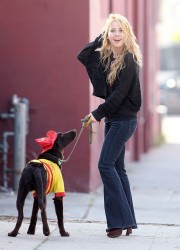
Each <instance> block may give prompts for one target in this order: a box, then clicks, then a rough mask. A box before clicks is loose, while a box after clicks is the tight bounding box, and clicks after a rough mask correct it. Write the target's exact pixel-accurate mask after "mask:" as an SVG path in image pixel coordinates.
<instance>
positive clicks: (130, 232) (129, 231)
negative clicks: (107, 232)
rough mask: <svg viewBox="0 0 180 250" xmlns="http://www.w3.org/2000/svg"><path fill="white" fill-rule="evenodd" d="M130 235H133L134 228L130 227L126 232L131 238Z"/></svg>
mask: <svg viewBox="0 0 180 250" xmlns="http://www.w3.org/2000/svg"><path fill="white" fill-rule="evenodd" d="M130 234H132V227H128V228H127V231H126V235H127V236H129V235H130Z"/></svg>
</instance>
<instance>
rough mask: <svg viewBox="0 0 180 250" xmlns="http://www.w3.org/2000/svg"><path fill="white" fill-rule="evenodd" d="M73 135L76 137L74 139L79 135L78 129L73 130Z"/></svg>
mask: <svg viewBox="0 0 180 250" xmlns="http://www.w3.org/2000/svg"><path fill="white" fill-rule="evenodd" d="M72 134H73V135H74V138H75V137H76V135H77V130H76V129H74V130H72Z"/></svg>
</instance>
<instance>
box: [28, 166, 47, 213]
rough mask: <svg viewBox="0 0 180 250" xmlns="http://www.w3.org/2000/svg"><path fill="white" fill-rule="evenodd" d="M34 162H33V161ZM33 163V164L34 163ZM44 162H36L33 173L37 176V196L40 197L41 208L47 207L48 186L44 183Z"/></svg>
mask: <svg viewBox="0 0 180 250" xmlns="http://www.w3.org/2000/svg"><path fill="white" fill-rule="evenodd" d="M31 164H32V163H31ZM32 165H33V164H32ZM43 170H44V167H43V164H42V163H41V164H38V166H37V164H36V166H35V167H34V171H33V175H34V178H35V182H36V192H37V197H38V204H39V208H40V209H41V210H43V209H45V206H46V204H45V192H46V186H44V185H43V183H44V182H43Z"/></svg>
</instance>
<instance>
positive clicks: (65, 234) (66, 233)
mask: <svg viewBox="0 0 180 250" xmlns="http://www.w3.org/2000/svg"><path fill="white" fill-rule="evenodd" d="M60 234H61V236H62V237H69V236H70V234H69V233H68V232H66V231H65V230H63V231H60Z"/></svg>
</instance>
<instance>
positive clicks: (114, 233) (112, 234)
mask: <svg viewBox="0 0 180 250" xmlns="http://www.w3.org/2000/svg"><path fill="white" fill-rule="evenodd" d="M121 234H122V229H120V228H115V229H110V230H109V231H108V233H107V236H108V237H109V238H116V237H119V236H121Z"/></svg>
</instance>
